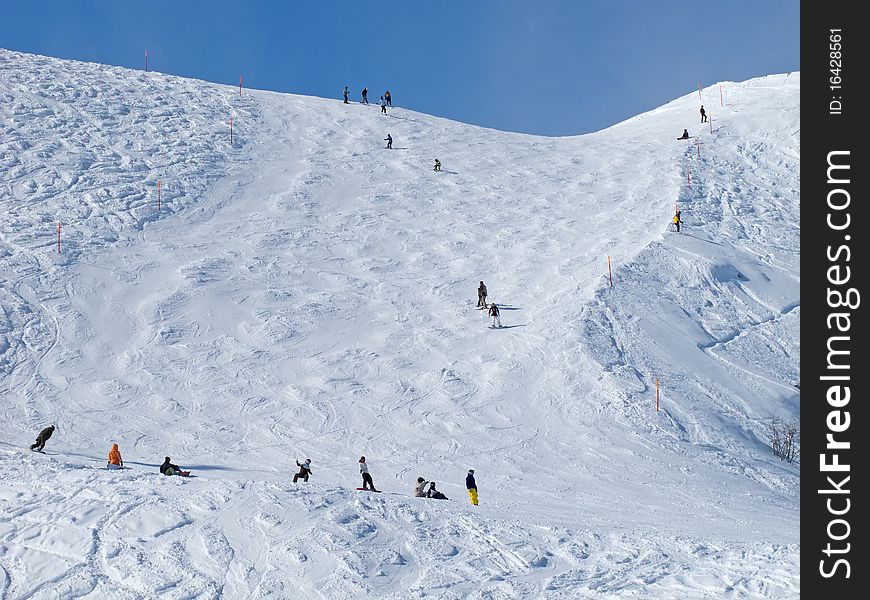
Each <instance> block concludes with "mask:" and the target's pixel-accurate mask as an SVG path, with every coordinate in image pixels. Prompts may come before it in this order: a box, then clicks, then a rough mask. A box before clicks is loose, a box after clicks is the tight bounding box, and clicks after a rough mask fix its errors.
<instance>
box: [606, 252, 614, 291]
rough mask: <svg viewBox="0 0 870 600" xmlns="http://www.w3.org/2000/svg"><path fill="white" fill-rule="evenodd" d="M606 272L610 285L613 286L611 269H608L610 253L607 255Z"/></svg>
mask: <svg viewBox="0 0 870 600" xmlns="http://www.w3.org/2000/svg"><path fill="white" fill-rule="evenodd" d="M607 274H608V276H609V277H610V287H613V271H611V270H610V255H609V254H608V255H607Z"/></svg>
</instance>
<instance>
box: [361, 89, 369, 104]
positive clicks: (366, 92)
mask: <svg viewBox="0 0 870 600" xmlns="http://www.w3.org/2000/svg"><path fill="white" fill-rule="evenodd" d="M362 103H363V104H368V103H369V88H367V87H364V88H363V91H362Z"/></svg>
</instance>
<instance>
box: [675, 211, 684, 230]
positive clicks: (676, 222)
mask: <svg viewBox="0 0 870 600" xmlns="http://www.w3.org/2000/svg"><path fill="white" fill-rule="evenodd" d="M682 222H683V220H682V219H681V218H680V210H679V209H677V214H675V215H674V227H676V228H677V233H680V224H681V223H682Z"/></svg>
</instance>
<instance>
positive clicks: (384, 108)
mask: <svg viewBox="0 0 870 600" xmlns="http://www.w3.org/2000/svg"><path fill="white" fill-rule="evenodd" d="M381 112H382V113H384V114H387V101H386V100H384V97H383V96H381Z"/></svg>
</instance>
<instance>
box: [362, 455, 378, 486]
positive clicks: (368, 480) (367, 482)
mask: <svg viewBox="0 0 870 600" xmlns="http://www.w3.org/2000/svg"><path fill="white" fill-rule="evenodd" d="M359 472H360V473H361V474H362V478H363V486H362V489H364V490H371V491H373V492H377V491H378V490H376V489H375V483H374V482H373V481H372V476H371V475H369V466H368V464H366V457H365V456H360V457H359Z"/></svg>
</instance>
